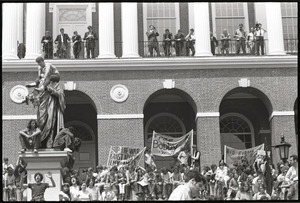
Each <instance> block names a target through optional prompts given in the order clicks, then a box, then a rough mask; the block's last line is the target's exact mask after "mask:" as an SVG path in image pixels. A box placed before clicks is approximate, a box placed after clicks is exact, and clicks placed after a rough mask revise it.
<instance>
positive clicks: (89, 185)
mask: <svg viewBox="0 0 300 203" xmlns="http://www.w3.org/2000/svg"><path fill="white" fill-rule="evenodd" d="M194 155H196V156H197V153H194ZM194 155H192V156H190V155H189V157H188V159H189V160H190V159H191V158H192V157H193V156H194ZM185 160H186V158H184V159H182V157H180V156H178V157H177V159H176V160H174V163H172V164H171V165H170V167H168V168H167V167H162V168H160V169H158V168H156V166H155V165H148V164H146V167H145V168H143V167H141V166H138V165H119V166H116V165H115V166H111V167H107V166H103V165H98V166H97V167H96V168H95V170H94V169H93V168H92V167H90V168H88V169H83V170H82V171H78V170H77V169H74V168H72V169H71V168H69V167H68V166H67V165H66V166H65V167H64V168H62V169H61V173H62V177H63V184H62V190H61V192H59V194H53V195H57V196H58V197H59V200H60V201H86V200H88V201H93V200H102V201H111V200H115V201H129V200H130V201H135V200H140V201H154V200H298V156H297V155H292V156H290V159H289V162H286V163H283V162H280V163H278V164H277V168H275V167H274V165H273V164H270V165H269V166H267V165H266V163H267V162H266V160H265V158H264V157H263V156H259V155H258V157H257V159H256V160H255V162H254V163H253V164H252V165H250V164H249V162H248V160H247V159H245V158H243V159H242V162H241V163H237V162H236V163H234V164H233V167H228V165H227V164H226V163H225V162H224V160H220V161H219V163H218V165H216V164H212V165H211V166H203V168H202V169H201V171H200V167H197V165H195V164H191V163H188V164H191V165H186V161H185ZM189 162H190V161H189ZM268 168H269V170H268ZM2 170H3V179H2V180H3V181H2V187H3V197H4V198H6V199H4V200H17V201H24V200H26V197H23V193H24V190H25V189H27V188H30V189H31V190H32V198H33V200H35V201H39V200H44V192H45V191H46V189H47V188H48V187H55V185H56V184H59V183H55V182H54V181H53V179H52V176H51V172H49V173H48V174H47V175H46V177H47V178H49V179H50V180H51V183H52V185H51V184H48V183H41V180H42V179H43V175H42V174H40V173H36V174H35V175H34V180H35V182H36V183H27V179H26V174H27V172H26V163H24V161H22V160H20V161H19V162H18V164H17V165H16V166H15V167H14V166H13V165H12V164H9V163H8V159H7V158H5V159H4V163H3V165H2ZM266 173H270V174H269V177H268V176H267V174H266ZM268 181H270V182H269V183H270V186H271V187H270V188H268ZM269 189H270V190H269ZM24 198H25V199H24Z"/></svg>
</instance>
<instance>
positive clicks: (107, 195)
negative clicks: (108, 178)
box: [99, 184, 117, 201]
mask: <svg viewBox="0 0 300 203" xmlns="http://www.w3.org/2000/svg"><path fill="white" fill-rule="evenodd" d="M99 200H100V201H116V200H117V197H116V194H115V193H114V191H112V189H111V186H110V184H105V185H104V191H103V192H102V194H101V197H100V199H99Z"/></svg>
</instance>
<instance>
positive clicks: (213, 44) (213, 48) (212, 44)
mask: <svg viewBox="0 0 300 203" xmlns="http://www.w3.org/2000/svg"><path fill="white" fill-rule="evenodd" d="M210 49H211V53H212V55H215V49H216V47H215V42H214V41H212V42H210Z"/></svg>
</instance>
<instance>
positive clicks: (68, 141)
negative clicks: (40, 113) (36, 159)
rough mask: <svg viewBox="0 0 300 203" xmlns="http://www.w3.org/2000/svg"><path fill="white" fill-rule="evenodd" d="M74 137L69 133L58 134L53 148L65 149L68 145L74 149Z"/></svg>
mask: <svg viewBox="0 0 300 203" xmlns="http://www.w3.org/2000/svg"><path fill="white" fill-rule="evenodd" d="M73 143H74V137H73V136H71V135H69V134H60V135H59V134H58V135H56V137H55V139H54V142H53V148H59V149H60V150H64V148H66V147H68V148H71V149H73V148H74V147H73Z"/></svg>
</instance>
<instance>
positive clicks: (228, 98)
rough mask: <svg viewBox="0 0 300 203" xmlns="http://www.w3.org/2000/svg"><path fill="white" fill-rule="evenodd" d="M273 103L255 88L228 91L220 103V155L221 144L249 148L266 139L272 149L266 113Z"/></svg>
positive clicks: (270, 111) (269, 111)
mask: <svg viewBox="0 0 300 203" xmlns="http://www.w3.org/2000/svg"><path fill="white" fill-rule="evenodd" d="M272 110H273V108H272V105H271V102H270V100H269V99H268V97H267V96H266V95H265V94H264V93H263V92H261V91H260V90H258V89H255V88H252V87H248V88H241V87H239V88H235V89H233V90H231V91H229V92H228V93H227V94H226V95H225V96H224V98H223V100H222V102H221V104H220V136H221V146H222V155H224V150H223V149H224V145H225V144H226V145H227V146H230V147H233V148H237V149H248V148H251V147H254V146H257V145H260V144H263V143H265V146H266V148H267V149H268V151H271V143H272V142H271V129H270V121H269V117H270V115H271V113H272Z"/></svg>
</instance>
